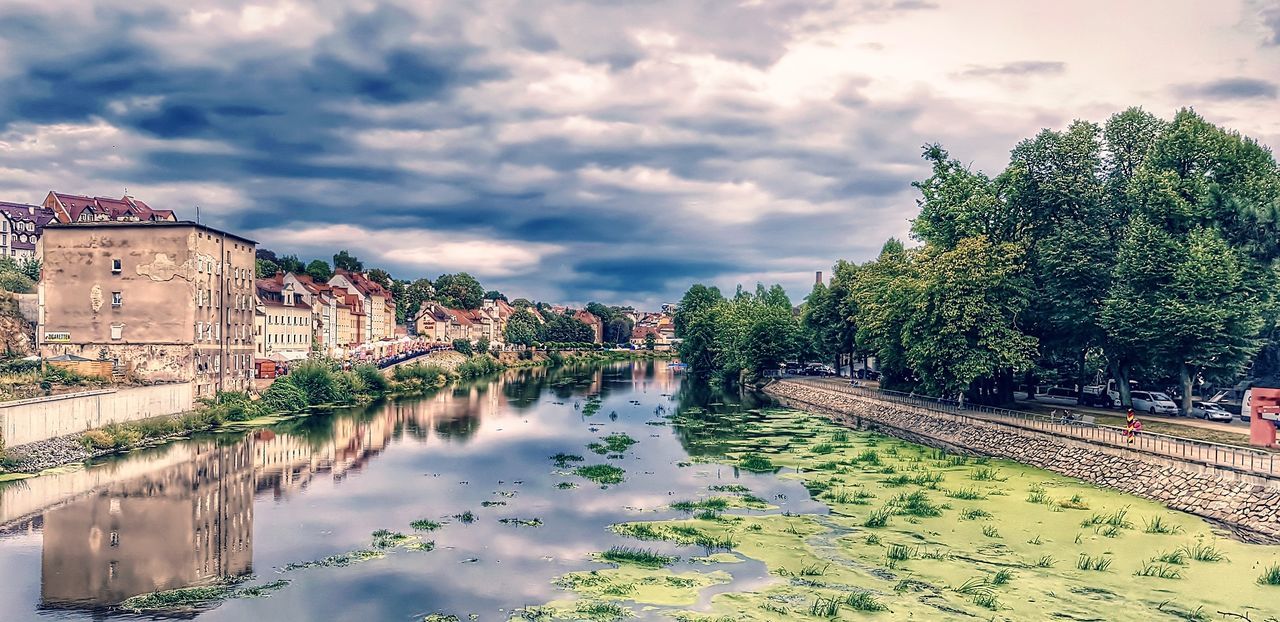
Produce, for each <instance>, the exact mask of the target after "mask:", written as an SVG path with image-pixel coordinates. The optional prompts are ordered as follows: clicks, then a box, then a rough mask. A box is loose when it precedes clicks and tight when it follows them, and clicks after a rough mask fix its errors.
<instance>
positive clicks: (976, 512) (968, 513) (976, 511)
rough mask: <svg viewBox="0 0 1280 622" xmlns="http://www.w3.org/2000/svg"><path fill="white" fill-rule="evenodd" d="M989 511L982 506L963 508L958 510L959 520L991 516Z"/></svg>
mask: <svg viewBox="0 0 1280 622" xmlns="http://www.w3.org/2000/svg"><path fill="white" fill-rule="evenodd" d="M991 516H992V514H991V512H988V511H986V510H984V509H982V508H965V509H963V510H960V519H961V520H977V519H979V518H991Z"/></svg>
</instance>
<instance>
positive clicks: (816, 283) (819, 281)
mask: <svg viewBox="0 0 1280 622" xmlns="http://www.w3.org/2000/svg"><path fill="white" fill-rule="evenodd" d="M813 284H814V285H821V284H822V271H821V270H819V271H818V275H817V277H816V278H815V279H814V281H813Z"/></svg>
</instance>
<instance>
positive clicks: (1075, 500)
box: [1058, 495, 1089, 510]
mask: <svg viewBox="0 0 1280 622" xmlns="http://www.w3.org/2000/svg"><path fill="white" fill-rule="evenodd" d="M1058 507H1060V508H1063V509H1067V510H1087V509H1089V502H1087V501H1085V500H1084V497H1082V496H1080V495H1071V498H1070V499H1059V500H1058Z"/></svg>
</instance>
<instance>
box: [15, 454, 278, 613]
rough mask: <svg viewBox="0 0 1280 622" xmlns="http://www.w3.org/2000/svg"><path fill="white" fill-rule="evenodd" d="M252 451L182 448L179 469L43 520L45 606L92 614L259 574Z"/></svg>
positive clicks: (128, 483) (95, 494)
mask: <svg viewBox="0 0 1280 622" xmlns="http://www.w3.org/2000/svg"><path fill="white" fill-rule="evenodd" d="M252 447H253V444H252V442H251V440H250V439H247V438H246V439H245V440H243V441H240V442H238V443H235V444H232V445H219V444H218V443H214V442H202V443H189V444H185V445H183V446H181V447H180V448H177V451H176V453H178V454H181V455H182V462H181V463H180V464H176V465H173V466H169V467H166V468H163V469H160V470H158V471H156V472H154V473H149V474H146V475H141V476H137V477H133V478H130V479H127V480H122V481H118V482H112V483H111V484H109V485H107V486H104V487H102V488H99V489H96V490H93V491H91V492H90V493H89V494H87V495H84V496H82V497H80V498H78V499H76V500H74V501H72V502H70V503H67V504H65V505H62V506H60V507H57V508H54V509H51V510H48V511H46V512H45V513H44V516H43V531H44V548H43V555H42V557H41V564H40V577H41V593H40V603H41V606H43V607H57V608H61V607H90V608H93V607H99V606H102V605H107V604H112V603H118V602H120V601H122V600H124V599H126V598H128V597H130V596H134V595H137V594H142V593H145V592H154V591H157V590H171V589H175V588H180V587H187V586H192V585H207V584H209V583H212V582H214V581H217V580H219V579H224V578H232V577H239V576H243V575H247V574H249V573H250V572H252V570H253V490H254V487H253V469H252V463H251V460H250V458H251V450H252ZM39 481H40V480H35V482H33V484H36V483H38V482H39Z"/></svg>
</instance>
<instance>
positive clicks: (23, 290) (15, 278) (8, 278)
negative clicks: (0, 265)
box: [0, 271, 36, 294]
mask: <svg viewBox="0 0 1280 622" xmlns="http://www.w3.org/2000/svg"><path fill="white" fill-rule="evenodd" d="M0 289H3V290H5V291H9V292H13V293H15V294H30V293H32V292H34V291H35V290H36V284H35V281H32V280H31V278H30V277H28V276H27V275H25V274H22V273H21V272H15V271H4V272H0Z"/></svg>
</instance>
